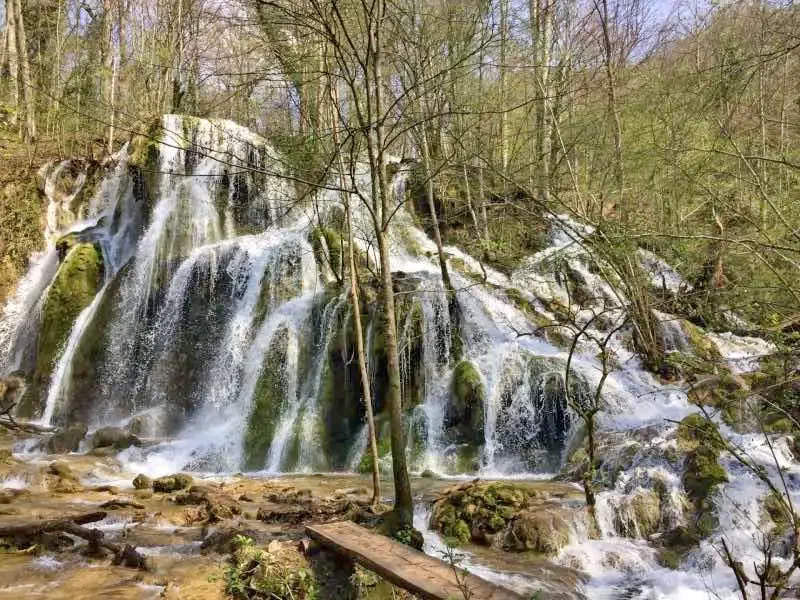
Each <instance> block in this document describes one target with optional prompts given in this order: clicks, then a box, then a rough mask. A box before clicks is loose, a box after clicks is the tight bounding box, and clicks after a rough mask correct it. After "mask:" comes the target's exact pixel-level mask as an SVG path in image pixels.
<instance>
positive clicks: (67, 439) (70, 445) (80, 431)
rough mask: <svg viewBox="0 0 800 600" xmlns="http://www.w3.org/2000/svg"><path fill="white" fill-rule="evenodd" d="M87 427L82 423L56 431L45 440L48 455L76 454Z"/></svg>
mask: <svg viewBox="0 0 800 600" xmlns="http://www.w3.org/2000/svg"><path fill="white" fill-rule="evenodd" d="M86 431H87V427H86V425H84V424H82V423H76V424H75V425H71V426H69V427H66V428H65V429H62V430H60V431H57V432H56V433H54V434H53V435H51V436H50V437H49V438H48V440H47V451H48V452H49V453H50V454H66V453H68V452H77V451H78V448H79V447H80V444H81V441H82V440H83V438H84V437H86Z"/></svg>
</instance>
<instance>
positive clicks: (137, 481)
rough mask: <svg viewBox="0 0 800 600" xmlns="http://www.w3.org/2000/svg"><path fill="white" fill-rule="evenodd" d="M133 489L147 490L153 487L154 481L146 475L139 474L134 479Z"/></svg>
mask: <svg viewBox="0 0 800 600" xmlns="http://www.w3.org/2000/svg"><path fill="white" fill-rule="evenodd" d="M133 487H134V488H136V489H137V490H146V489H150V488H152V487H153V480H152V479H150V478H149V477H148V476H147V475H145V474H144V473H139V474H138V475H137V476H136V477H134V478H133Z"/></svg>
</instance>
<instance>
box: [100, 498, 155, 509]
mask: <svg viewBox="0 0 800 600" xmlns="http://www.w3.org/2000/svg"><path fill="white" fill-rule="evenodd" d="M100 508H105V509H108V510H116V509H118V508H135V509H137V510H144V504H139V503H138V502H131V501H130V500H120V499H114V500H109V501H108V502H103V503H102V504H101V505H100Z"/></svg>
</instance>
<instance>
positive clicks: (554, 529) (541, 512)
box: [503, 509, 569, 556]
mask: <svg viewBox="0 0 800 600" xmlns="http://www.w3.org/2000/svg"><path fill="white" fill-rule="evenodd" d="M568 543H569V524H568V523H567V521H566V520H565V519H564V517H563V516H562V515H561V514H560V513H559V512H558V511H557V510H555V509H537V510H529V511H525V512H523V513H521V514H520V515H518V516H517V517H516V518H515V519H514V521H513V522H512V523H511V526H510V527H509V529H508V532H507V534H506V537H505V540H504V541H503V547H504V548H505V549H508V550H519V551H522V550H533V551H535V552H539V553H541V554H546V555H548V556H552V555H555V554H557V553H558V551H559V550H561V549H562V548H563V547H564V546H566V545H567V544H568Z"/></svg>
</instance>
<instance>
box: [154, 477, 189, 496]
mask: <svg viewBox="0 0 800 600" xmlns="http://www.w3.org/2000/svg"><path fill="white" fill-rule="evenodd" d="M193 482H194V480H193V479H192V476H191V475H187V474H186V473H176V474H174V475H167V476H166V477H159V478H158V479H156V480H154V481H153V491H155V492H159V493H162V494H169V493H171V492H177V491H178V490H185V489H187V488H189V487H190V486H191V485H192V483H193Z"/></svg>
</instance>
